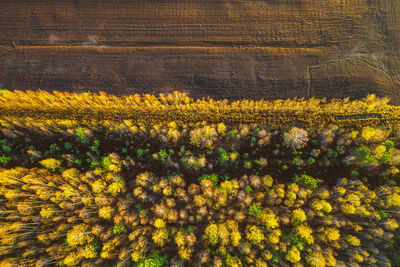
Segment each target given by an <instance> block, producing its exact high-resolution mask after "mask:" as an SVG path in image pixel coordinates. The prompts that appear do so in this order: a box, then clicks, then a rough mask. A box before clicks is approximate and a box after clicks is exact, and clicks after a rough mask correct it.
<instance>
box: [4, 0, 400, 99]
mask: <svg viewBox="0 0 400 267" xmlns="http://www.w3.org/2000/svg"><path fill="white" fill-rule="evenodd" d="M0 7H1V8H0V88H5V89H24V90H25V89H38V88H40V89H44V90H62V91H66V90H68V91H85V90H91V91H99V90H102V91H107V92H110V93H114V94H118V95H122V94H130V93H136V92H138V93H160V92H170V91H173V90H180V91H185V92H187V93H188V94H189V95H190V96H192V97H195V98H199V97H203V96H212V97H215V98H229V99H238V98H244V97H246V98H255V99H258V98H268V99H276V98H285V97H295V96H298V97H303V96H304V97H311V96H315V97H328V98H329V97H345V96H350V97H352V98H357V97H362V96H365V95H366V94H368V93H376V94H378V95H382V96H383V95H388V96H390V97H391V99H392V103H394V104H400V1H397V0H264V1H262V0H230V1H228V0H169V1H166V0H152V1H148V0H97V1H96V0H74V1H73V0H71V1H65V0H62V1H61V0H19V1H15V0H0Z"/></svg>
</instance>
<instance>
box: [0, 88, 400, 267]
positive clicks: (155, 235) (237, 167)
mask: <svg viewBox="0 0 400 267" xmlns="http://www.w3.org/2000/svg"><path fill="white" fill-rule="evenodd" d="M388 103H389V99H387V98H378V97H376V96H375V95H368V96H367V97H366V98H364V99H360V100H355V101H351V100H350V99H348V98H347V99H333V100H329V101H328V100H326V99H315V98H310V99H303V98H301V99H296V98H295V99H288V100H273V101H269V100H258V101H254V100H241V101H228V100H213V99H211V98H203V99H198V100H195V99H192V98H190V97H189V96H188V95H186V94H184V93H178V92H174V93H171V94H165V95H163V94H160V95H159V96H153V95H130V96H121V97H117V96H113V95H109V94H107V93H103V92H101V93H99V94H93V93H80V94H77V93H65V92H56V91H54V92H52V93H50V92H45V91H40V90H39V91H26V92H22V91H7V90H2V91H0V112H1V113H0V114H1V116H0V130H1V131H0V214H1V215H0V225H1V227H0V266H57V265H58V266H118V267H125V266H146V267H147V266H152V267H153V266H155V267H156V266H157V267H161V266H257V267H261V266H296V267H300V266H315V267H323V266H349V265H351V266H400V253H399V251H400V238H399V234H400V227H399V223H400V174H399V173H400V170H399V168H400V119H399V118H400V107H396V106H391V105H389V104H388Z"/></svg>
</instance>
